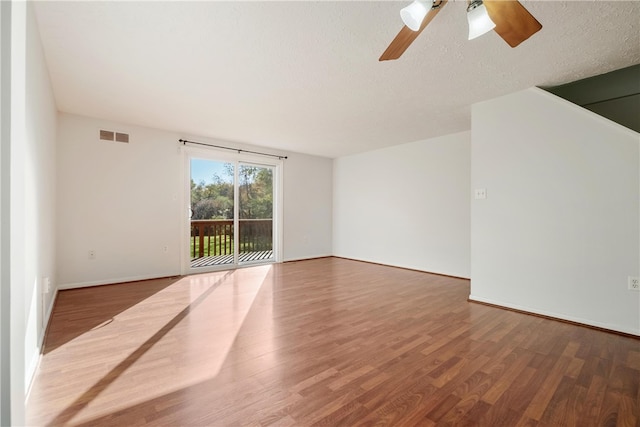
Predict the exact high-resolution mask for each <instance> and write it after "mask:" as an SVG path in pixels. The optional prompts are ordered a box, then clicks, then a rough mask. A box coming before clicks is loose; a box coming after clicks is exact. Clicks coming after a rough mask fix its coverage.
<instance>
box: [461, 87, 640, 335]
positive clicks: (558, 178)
mask: <svg viewBox="0 0 640 427" xmlns="http://www.w3.org/2000/svg"><path fill="white" fill-rule="evenodd" d="M639 144H640V136H639V135H638V134H637V133H635V132H632V131H630V130H628V129H625V128H623V127H621V126H619V125H617V124H615V123H613V122H610V121H608V120H607V119H604V118H602V117H599V116H597V115H595V114H593V113H591V112H589V111H587V110H584V109H582V108H580V107H578V106H575V105H573V104H570V103H569V102H567V101H564V100H562V99H560V98H557V97H555V96H553V95H551V94H548V93H546V92H544V91H542V90H540V89H536V88H534V89H529V90H526V91H522V92H518V93H515V94H512V95H508V96H505V97H502V98H498V99H495V100H491V101H487V102H483V103H480V104H476V105H474V106H473V110H472V188H486V189H487V199H485V200H474V201H473V203H472V222H471V248H472V250H471V260H472V263H471V273H472V280H471V297H470V298H471V299H473V300H477V301H483V302H489V303H493V304H498V305H502V306H506V307H512V308H516V309H521V310H525V311H529V312H534V313H539V314H544V315H550V316H554V317H558V318H563V319H567V320H572V321H577V322H581V323H585V324H589V325H593V326H599V327H604V328H608V329H612V330H616V331H621V332H627V333H632V334H640V293H637V292H633V291H629V290H627V277H628V276H638V273H639V271H640V241H639V240H640V227H639V217H640V208H639V203H640V202H639V197H638V194H639V185H640V182H639V161H638V158H639V153H638V151H639Z"/></svg>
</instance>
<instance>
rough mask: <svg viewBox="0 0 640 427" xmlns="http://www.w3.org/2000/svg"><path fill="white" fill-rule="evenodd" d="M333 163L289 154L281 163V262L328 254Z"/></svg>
mask: <svg viewBox="0 0 640 427" xmlns="http://www.w3.org/2000/svg"><path fill="white" fill-rule="evenodd" d="M332 191H333V161H332V160H331V159H328V158H325V157H316V156H308V155H305V154H298V153H292V154H290V155H289V159H287V160H286V161H285V163H284V201H283V202H284V215H283V217H284V218H283V222H284V237H283V238H284V255H283V258H284V260H285V261H291V260H296V259H304V258H314V257H322V256H329V255H331V254H332V252H331V250H332V234H331V233H332V229H333V217H332V215H333V193H332Z"/></svg>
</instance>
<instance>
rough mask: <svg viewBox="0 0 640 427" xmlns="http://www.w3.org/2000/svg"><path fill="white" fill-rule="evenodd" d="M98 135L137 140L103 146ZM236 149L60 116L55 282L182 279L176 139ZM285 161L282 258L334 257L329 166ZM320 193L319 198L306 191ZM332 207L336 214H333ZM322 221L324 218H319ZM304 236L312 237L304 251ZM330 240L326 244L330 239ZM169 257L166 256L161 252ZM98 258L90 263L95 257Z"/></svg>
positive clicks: (307, 159) (293, 158)
mask: <svg viewBox="0 0 640 427" xmlns="http://www.w3.org/2000/svg"><path fill="white" fill-rule="evenodd" d="M100 129H107V130H116V131H121V132H126V133H129V134H130V142H129V143H128V144H123V143H118V142H107V141H101V140H99V138H98V132H99V130H100ZM185 137H186V138H188V139H190V140H196V141H202V142H208V143H217V144H219V145H220V144H222V145H232V146H234V147H238V148H245V149H251V148H253V149H254V150H258V151H269V150H264V149H261V150H259V149H257V147H248V146H239V145H238V144H229V143H226V144H225V143H224V142H221V141H212V140H207V139H206V138H198V137H195V136H194V137H191V136H189V135H182V134H178V133H171V132H166V131H159V130H153V129H148V128H142V127H136V126H129V125H124V124H120V123H110V122H106V121H104V120H99V119H91V118H87V117H80V116H76V115H70V114H61V115H60V119H59V132H58V156H57V159H58V170H59V175H58V192H57V194H58V205H57V206H58V212H57V217H58V226H57V233H58V234H57V235H58V238H57V242H58V244H57V253H58V282H59V283H60V284H61V286H62V287H64V288H67V287H77V286H86V285H93V284H103V283H114V282H124V281H129V280H135V279H145V278H151V277H162V276H171V275H177V274H180V272H181V254H180V250H181V244H182V238H181V233H182V231H181V230H182V221H183V218H182V213H183V212H185V211H186V209H183V206H182V204H183V202H182V201H183V190H184V188H183V186H185V183H184V172H183V162H184V158H183V153H182V148H180V147H179V144H178V139H180V138H185ZM277 154H283V155H288V156H289V159H288V160H285V161H284V166H283V167H284V195H283V198H284V215H283V216H284V218H285V219H284V236H285V237H284V248H283V249H284V250H283V252H284V258H285V259H299V258H305V257H312V256H320V255H325V254H330V253H331V237H330V231H329V230H331V215H330V214H326V215H323V214H322V212H323V210H325V211H326V210H327V209H329V210H330V206H331V178H332V177H331V166H332V163H331V160H330V159H324V158H319V157H313V156H305V155H300V154H296V153H281V152H278V153H277ZM309 187H311V188H314V189H315V190H316V191H315V192H307V191H306V190H305V189H307V188H309ZM326 206H329V208H327V207H326ZM318 213H320V214H318ZM302 233H305V234H304V235H305V236H308V243H307V244H303V243H300V242H303V237H301V235H302ZM327 236H329V237H328V238H327ZM164 246H168V247H169V251H168V253H164V252H163V250H162V248H163V247H164ZM89 250H95V252H96V258H95V259H93V260H90V259H89V258H88V251H89Z"/></svg>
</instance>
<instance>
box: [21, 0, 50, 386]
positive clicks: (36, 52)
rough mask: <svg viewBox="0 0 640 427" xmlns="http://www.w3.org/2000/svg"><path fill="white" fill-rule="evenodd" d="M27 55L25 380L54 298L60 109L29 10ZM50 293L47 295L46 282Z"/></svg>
mask: <svg viewBox="0 0 640 427" xmlns="http://www.w3.org/2000/svg"><path fill="white" fill-rule="evenodd" d="M26 43H27V55H26V91H25V97H26V134H25V137H26V144H25V147H24V148H25V152H24V155H25V158H24V160H25V164H24V169H23V171H22V173H23V174H24V175H23V178H24V202H25V212H24V221H25V223H24V225H25V229H24V233H23V234H22V238H23V239H24V245H25V248H26V251H25V257H26V271H25V282H24V284H25V285H26V292H25V301H24V302H25V308H26V309H27V318H26V320H27V325H26V326H27V331H26V342H25V346H26V347H25V351H26V355H25V356H26V362H27V366H26V380H27V383H28V382H29V381H30V380H31V378H32V376H33V374H34V373H35V369H36V366H37V361H38V358H39V355H40V347H41V345H42V341H43V339H44V330H45V328H46V324H47V321H48V317H49V315H50V314H51V310H52V308H53V301H54V295H55V275H56V267H55V212H56V209H55V203H56V197H55V195H56V162H55V150H56V148H55V146H56V131H57V110H56V104H55V100H54V96H53V90H52V87H51V83H50V81H49V72H48V70H47V66H46V63H45V59H44V52H43V50H42V43H41V41H40V33H39V31H38V25H37V23H36V20H35V15H34V12H33V5H32V4H29V7H28V20H27V38H26ZM45 278H47V279H48V280H50V281H51V290H50V291H49V292H43V290H44V279H45Z"/></svg>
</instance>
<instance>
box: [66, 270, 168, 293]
mask: <svg viewBox="0 0 640 427" xmlns="http://www.w3.org/2000/svg"><path fill="white" fill-rule="evenodd" d="M176 276H180V272H176V273H175V274H162V275H157V274H148V275H147V274H145V275H140V276H130V277H117V278H111V279H102V280H92V281H90V282H77V283H64V284H61V285H59V286H58V290H61V291H62V290H65V289H78V288H88V287H90V286H102V285H116V284H119V283H128V282H139V281H140V280H151V279H164V278H167V277H176Z"/></svg>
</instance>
